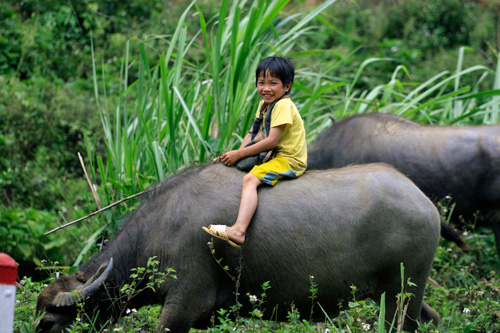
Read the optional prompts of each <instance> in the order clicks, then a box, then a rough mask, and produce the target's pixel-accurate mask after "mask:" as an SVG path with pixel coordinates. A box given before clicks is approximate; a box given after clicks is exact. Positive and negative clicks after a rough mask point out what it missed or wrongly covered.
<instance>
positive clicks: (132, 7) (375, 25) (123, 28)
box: [0, 0, 500, 332]
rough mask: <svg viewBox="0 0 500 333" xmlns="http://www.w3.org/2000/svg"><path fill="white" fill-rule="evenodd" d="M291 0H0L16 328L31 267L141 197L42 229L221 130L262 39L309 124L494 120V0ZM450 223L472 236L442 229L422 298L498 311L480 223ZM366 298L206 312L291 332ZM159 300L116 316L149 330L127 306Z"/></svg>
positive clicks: (481, 312)
mask: <svg viewBox="0 0 500 333" xmlns="http://www.w3.org/2000/svg"><path fill="white" fill-rule="evenodd" d="M308 3H309V2H303V1H289V0H275V1H272V2H271V1H267V0H253V1H229V0H227V1H224V2H223V3H222V4H221V3H219V2H216V1H213V0H209V1H199V2H193V3H183V2H180V1H179V2H172V3H169V4H164V3H163V2H162V1H158V0H155V1H148V2H147V3H145V2H141V1H138V0H130V1H124V2H123V1H106V2H97V1H94V2H92V1H79V0H78V1H69V2H57V1H53V2H52V1H50V2H43V1H34V0H29V1H23V2H21V3H19V2H17V1H10V0H9V1H4V2H3V3H2V4H0V128H1V132H0V250H1V251H3V252H7V253H9V254H10V255H11V256H13V257H14V259H16V261H17V262H19V263H21V266H20V275H21V276H24V275H26V276H28V278H26V279H23V281H24V287H23V289H22V291H23V292H24V294H22V295H19V296H20V297H19V300H20V304H21V305H19V306H18V308H17V310H16V322H17V324H16V325H18V326H17V328H18V330H19V331H25V332H31V330H30V325H28V324H26V322H27V321H28V320H29V318H32V317H33V313H34V299H35V297H36V295H37V294H38V292H39V291H40V288H41V286H40V283H41V282H35V280H36V281H40V280H44V279H53V276H54V272H55V271H56V270H57V271H67V270H68V266H77V265H78V264H79V263H80V262H82V261H84V260H86V258H88V257H89V256H90V255H91V254H92V253H93V252H95V251H99V249H100V248H102V245H103V244H104V243H105V242H106V241H107V240H108V239H109V238H111V237H112V235H113V233H114V232H115V230H116V229H117V228H118V226H119V225H120V222H121V220H122V219H123V218H124V216H125V215H126V213H127V212H129V211H131V210H133V209H134V208H135V207H136V205H137V204H138V202H139V201H140V199H133V200H130V201H127V202H126V203H123V204H121V205H119V206H116V207H113V209H110V210H107V211H105V212H104V213H102V214H100V215H98V216H95V217H92V218H91V219H88V220H87V221H82V222H80V223H79V224H77V225H73V226H71V227H69V228H66V229H63V230H61V231H58V232H56V233H54V234H51V235H49V236H43V234H44V233H46V232H47V231H49V230H51V229H53V228H55V227H56V226H58V225H60V224H62V223H64V222H69V221H71V220H74V219H77V218H79V217H82V216H85V215H86V214H89V213H91V212H93V211H95V210H97V209H99V208H102V207H104V206H107V205H109V204H111V203H112V202H115V201H117V200H119V199H121V198H124V197H126V196H129V195H132V194H134V193H138V192H140V191H142V190H144V189H146V188H149V187H151V186H153V185H155V184H157V183H159V182H161V181H162V180H164V179H165V178H166V177H168V176H169V175H171V174H175V173H177V172H178V171H180V170H181V169H183V168H186V167H189V166H192V165H196V164H200V163H204V162H206V161H209V160H210V159H211V157H213V156H215V155H216V154H218V153H220V152H222V151H225V150H227V149H230V148H233V147H237V146H238V145H239V143H240V142H241V137H240V135H241V133H244V131H245V130H247V129H248V128H249V126H250V123H251V115H252V111H251V110H254V109H255V107H256V103H257V102H258V98H257V96H256V94H255V89H254V82H253V70H254V68H255V65H256V63H257V62H258V61H259V60H260V59H261V58H262V57H264V56H266V55H268V54H271V53H277V54H282V55H285V56H287V57H291V58H293V60H294V62H295V64H296V68H297V75H296V80H295V82H294V86H293V89H292V94H293V98H294V101H295V102H296V104H297V106H298V107H299V110H300V111H301V113H302V116H303V119H304V121H305V126H306V131H307V134H308V138H307V139H308V142H311V141H312V140H313V139H314V137H315V136H316V135H317V134H318V133H320V132H321V131H322V130H324V129H325V128H327V127H328V126H330V119H329V116H334V117H335V118H337V119H340V118H343V117H345V116H348V115H352V114H355V113H363V112H373V111H379V112H390V113H395V114H399V115H403V116H404V117H407V118H409V119H413V120H416V121H419V122H422V123H432V124H441V125H444V124H494V123H498V122H499V106H498V104H499V103H498V102H499V99H500V94H499V89H500V69H499V68H500V67H498V66H497V62H498V51H499V46H498V45H499V44H498V36H497V24H498V16H499V15H498V14H499V10H500V7H498V6H497V5H496V4H495V2H494V1H472V0H465V1H460V0H434V1H430V0H425V1H422V0H406V1H403V0H397V1H370V0H360V1H358V2H352V1H347V0H337V1H335V0H330V1H324V2H318V4H317V5H310V4H308ZM313 3H314V2H313ZM78 153H80V154H81V156H82V159H81V160H80V159H79V157H78ZM84 171H85V172H86V175H87V176H86V175H85V173H84ZM467 238H468V241H470V242H471V243H472V245H474V246H476V248H478V249H480V250H479V251H477V252H474V253H461V252H457V250H456V248H455V246H454V245H448V244H446V243H444V244H442V246H441V247H440V249H439V252H438V255H437V256H436V260H435V264H434V269H433V274H432V277H433V278H434V279H435V280H436V281H438V282H439V283H440V284H442V285H443V286H444V287H445V288H443V289H436V288H433V287H429V288H428V295H427V301H428V303H429V304H431V305H432V306H433V307H434V308H435V309H436V310H437V311H438V312H439V313H440V314H441V316H442V318H443V320H442V323H441V324H440V327H438V329H439V330H440V331H447V332H448V331H456V332H459V331H460V332H461V331H469V332H473V331H474V330H477V331H481V329H483V330H486V331H488V329H493V328H495V329H498V327H496V326H495V325H498V313H500V308H499V304H498V302H497V301H496V300H498V299H499V298H498V291H499V281H498V277H497V273H496V272H495V271H496V270H497V269H498V258H497V256H496V253H495V251H494V245H493V235H492V234H491V232H489V231H488V230H477V231H476V230H474V231H473V232H469V234H468V236H467ZM443 242H444V241H443ZM448 247H449V250H448ZM46 262H50V264H46ZM56 262H60V263H61V264H59V263H57V264H56ZM35 267H36V268H37V270H36V271H35V270H34V269H35ZM73 270H74V268H73ZM43 282H45V281H43ZM306 283H307V282H306ZM270 287H275V286H270ZM311 288H312V291H311V294H312V306H313V307H314V311H316V312H317V311H320V308H319V305H318V306H316V305H315V304H314V292H315V291H314V286H313V285H311ZM264 292H265V291H264ZM258 293H259V291H255V295H257V294H258ZM455 297H458V301H457V300H456V298H455ZM260 301H264V299H263V298H262V297H260V298H259V302H260ZM259 304H260V303H259ZM256 306H257V304H256ZM465 308H467V309H469V310H470V312H464V309H465ZM255 310H259V308H258V307H256V308H255ZM225 311H230V309H224V310H221V312H220V313H219V317H220V320H222V321H225V320H227V317H226V314H227V312H225ZM377 311H379V309H377V307H376V306H375V305H373V304H371V303H370V302H366V304H365V302H364V301H363V302H352V307H351V308H350V309H346V311H345V312H344V313H343V314H342V315H341V316H340V318H339V319H333V318H332V319H327V320H325V322H324V323H321V324H318V326H317V327H316V328H311V327H314V326H309V323H308V321H307V319H306V318H301V317H300V314H298V313H296V311H295V310H294V309H293V308H292V309H290V320H289V323H288V324H287V325H295V326H279V328H276V327H274V326H272V325H274V324H272V323H264V322H259V321H258V320H257V321H251V322H246V321H245V320H244V319H241V320H240V321H237V322H232V321H231V322H224V323H223V322H219V318H215V319H214V325H216V324H219V323H220V325H226V324H227V325H233V326H230V327H238V328H242V327H246V329H247V330H252V329H253V330H257V328H251V327H254V326H245V325H257V326H255V327H258V329H259V330H263V331H266V330H267V331H271V330H281V331H282V332H285V331H304V332H306V331H313V330H316V331H317V330H322V331H324V330H325V329H326V328H327V327H328V328H329V329H330V330H332V331H334V330H336V329H338V330H340V329H341V328H344V329H345V328H346V327H349V329H351V330H357V331H362V330H363V326H362V323H365V324H368V323H369V324H370V325H371V326H370V327H371V328H370V330H372V331H373V330H374V329H377V328H374V327H376V325H375V323H376V322H377V320H378V314H377ZM158 313H159V310H158V308H146V309H137V313H135V312H134V313H131V316H129V317H125V318H123V319H122V322H121V323H120V325H124V326H125V327H134V328H141V329H144V331H148V330H150V329H151V328H152V327H154V324H145V323H143V324H140V325H143V326H140V325H139V324H138V321H139V320H143V319H144V318H145V317H148V318H149V317H151V316H152V315H153V314H158ZM256 314H257V312H255V314H254V319H255V318H257V317H258V316H257V315H256ZM141 318H142V319H141ZM257 319H258V318H257ZM357 319H360V322H358V321H357ZM124 320H125V322H124ZM148 320H149V319H148ZM129 325H130V326H129ZM134 325H136V326H134ZM146 325H150V326H146ZM266 325H271V326H266ZM227 327H229V326H227ZM272 327H274V328H272ZM365 327H366V326H365ZM124 330H125V329H124ZM218 330H220V331H222V330H223V328H222V326H220V328H218V329H215V328H214V330H213V331H214V332H216V331H218ZM423 330H424V331H425V330H427V331H431V329H430V328H423Z"/></svg>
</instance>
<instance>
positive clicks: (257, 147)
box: [221, 125, 285, 166]
mask: <svg viewBox="0 0 500 333" xmlns="http://www.w3.org/2000/svg"><path fill="white" fill-rule="evenodd" d="M284 129H285V125H280V126H276V127H271V130H270V131H269V136H268V137H267V138H265V139H264V140H262V141H259V142H257V143H256V144H254V145H251V146H250V147H245V145H246V143H245V140H246V139H247V137H248V135H247V136H246V137H245V139H244V140H243V143H242V146H240V149H238V150H232V151H228V152H227V153H225V154H224V155H222V156H221V161H222V162H223V163H224V164H225V165H227V166H231V165H233V164H235V163H236V162H238V161H239V160H240V159H242V158H243V157H247V156H251V155H255V154H258V153H260V152H263V151H266V150H271V149H273V148H274V147H276V146H277V145H278V142H279V141H280V137H281V133H283V130H284ZM248 142H250V140H248ZM248 142H247V143H248ZM244 143H245V144H244ZM242 147H244V148H242Z"/></svg>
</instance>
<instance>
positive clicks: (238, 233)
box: [226, 173, 264, 244]
mask: <svg viewBox="0 0 500 333" xmlns="http://www.w3.org/2000/svg"><path fill="white" fill-rule="evenodd" d="M262 184H264V183H263V182H262V181H261V180H260V179H259V178H257V176H255V175H254V174H251V173H248V174H247V175H245V177H243V186H242V189H241V201H240V210H239V211H238V217H237V218H236V222H235V223H234V224H233V225H232V226H231V227H226V233H227V236H228V237H229V239H231V240H232V241H234V242H236V243H238V244H242V243H244V242H245V232H246V231H247V228H248V225H249V224H250V221H251V220H252V217H253V214H254V213H255V210H256V209H257V203H258V200H259V199H258V197H257V187H259V186H260V185H262Z"/></svg>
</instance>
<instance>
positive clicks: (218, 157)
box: [212, 156, 222, 163]
mask: <svg viewBox="0 0 500 333" xmlns="http://www.w3.org/2000/svg"><path fill="white" fill-rule="evenodd" d="M221 161H222V156H217V157H216V158H214V159H213V160H212V162H213V163H219V162H221Z"/></svg>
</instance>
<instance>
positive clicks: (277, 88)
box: [257, 71, 292, 104]
mask: <svg viewBox="0 0 500 333" xmlns="http://www.w3.org/2000/svg"><path fill="white" fill-rule="evenodd" d="M291 85H292V84H291V83H289V84H287V85H286V86H283V82H281V80H280V78H279V77H276V76H273V75H271V73H269V71H266V72H265V75H264V73H260V74H259V77H258V79H257V91H258V92H259V96H260V97H262V99H263V100H264V102H266V103H268V104H271V103H273V102H274V101H275V100H277V99H278V98H280V97H281V96H283V95H284V94H285V92H287V91H288V90H289V89H290V87H291Z"/></svg>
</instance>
